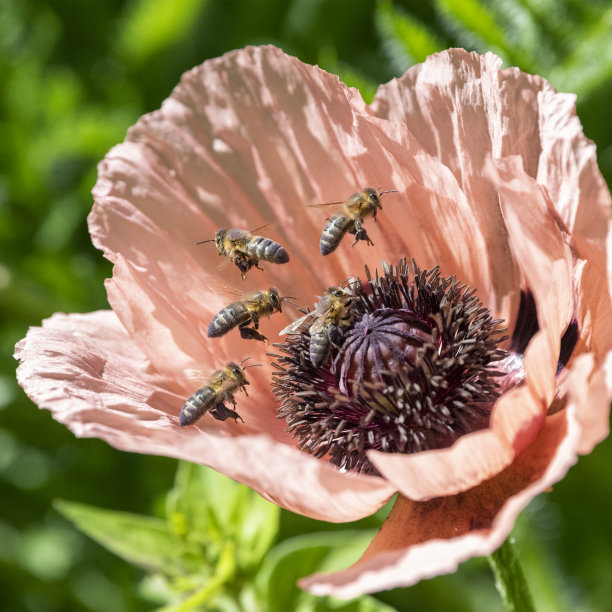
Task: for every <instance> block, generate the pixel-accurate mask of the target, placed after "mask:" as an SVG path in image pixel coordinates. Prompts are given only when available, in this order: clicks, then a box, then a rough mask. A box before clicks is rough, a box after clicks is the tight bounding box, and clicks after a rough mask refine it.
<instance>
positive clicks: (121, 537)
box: [53, 500, 179, 571]
mask: <svg viewBox="0 0 612 612" xmlns="http://www.w3.org/2000/svg"><path fill="white" fill-rule="evenodd" d="M53 505H54V507H55V509H56V510H57V511H58V512H59V513H60V514H62V515H63V516H64V517H65V518H67V519H68V520H69V521H71V522H72V523H74V524H75V525H76V527H77V528H78V529H80V530H81V531H82V532H83V533H85V534H87V535H88V536H89V537H90V538H93V539H94V540H95V541H96V542H98V543H99V544H101V545H102V546H104V548H106V549H108V550H110V551H111V552H113V553H115V554H116V555H118V556H120V557H121V558H122V559H125V560H126V561H129V562H130V563H135V564H137V565H141V566H143V567H145V568H148V569H154V570H157V571H167V570H168V569H169V567H172V566H173V565H175V564H176V557H177V548H179V547H178V546H177V544H178V543H177V541H176V539H175V538H174V537H173V535H172V534H171V533H170V532H169V531H168V528H167V525H166V522H165V521H163V520H161V519H157V518H154V517H150V516H142V515H139V514H131V513H129V512H116V511H114V510H105V509H103V508H96V507H94V506H87V505H85V504H78V503H75V502H70V501H66V500H55V502H54V504H53Z"/></svg>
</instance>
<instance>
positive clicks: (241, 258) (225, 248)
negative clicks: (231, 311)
mask: <svg viewBox="0 0 612 612" xmlns="http://www.w3.org/2000/svg"><path fill="white" fill-rule="evenodd" d="M263 227H266V226H265V225H264V226H263ZM263 227H260V228H257V229H255V230H253V231H254V232H256V231H257V230H260V229H263ZM206 242H214V243H215V246H216V247H217V255H219V257H221V256H226V257H229V259H230V261H231V262H232V263H233V264H235V265H236V266H237V267H238V269H239V270H240V276H241V277H242V280H244V279H245V278H246V273H247V272H248V271H249V270H250V269H251V268H258V269H259V270H261V268H260V267H259V261H260V260H263V261H269V262H270V263H277V264H283V263H287V262H288V261H289V254H288V253H287V251H286V250H285V248H284V247H283V246H281V245H280V244H279V243H278V242H274V240H270V238H264V237H263V236H255V235H253V234H252V233H251V232H248V231H247V230H241V229H236V228H235V227H231V228H230V229H220V230H218V231H217V232H216V234H215V237H214V239H213V240H203V241H202V242H198V243H197V244H204V243H206Z"/></svg>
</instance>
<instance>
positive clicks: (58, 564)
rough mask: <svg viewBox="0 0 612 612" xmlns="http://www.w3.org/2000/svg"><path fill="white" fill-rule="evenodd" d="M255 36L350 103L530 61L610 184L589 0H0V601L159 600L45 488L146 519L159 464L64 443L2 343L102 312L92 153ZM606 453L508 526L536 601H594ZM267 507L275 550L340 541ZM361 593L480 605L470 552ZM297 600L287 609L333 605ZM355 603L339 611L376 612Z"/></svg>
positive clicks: (14, 605)
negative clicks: (77, 315) (386, 90)
mask: <svg viewBox="0 0 612 612" xmlns="http://www.w3.org/2000/svg"><path fill="white" fill-rule="evenodd" d="M262 43H273V44H276V45H278V46H280V47H281V48H283V49H284V50H285V51H286V52H288V53H291V54H293V55H296V56H297V57H299V58H300V59H302V60H303V61H305V62H308V63H313V64H315V63H317V64H319V65H320V66H321V67H323V68H324V69H326V70H328V71H330V72H335V73H337V74H339V75H340V77H341V78H342V79H343V80H344V81H345V82H347V83H348V84H350V85H353V86H357V87H359V88H360V89H361V91H362V93H363V95H364V97H365V98H366V100H369V99H371V96H372V95H373V93H374V92H375V90H376V86H377V84H378V83H382V82H385V81H387V80H389V79H390V78H392V77H394V76H398V75H400V74H402V72H403V71H404V70H405V69H406V68H408V67H409V66H410V65H412V64H413V63H415V62H420V61H422V60H423V59H424V58H425V57H426V56H427V55H428V54H429V53H432V52H435V51H437V50H441V49H444V48H447V47H450V46H463V47H466V48H468V49H470V50H477V51H480V52H484V51H489V50H490V51H494V52H496V53H498V54H499V55H500V56H501V57H502V58H503V59H504V65H505V66H514V65H516V66H519V67H520V68H521V69H523V70H525V71H527V72H533V73H538V74H541V75H543V76H545V77H547V78H548V79H549V80H550V81H551V83H552V84H553V85H554V86H555V87H556V88H557V89H559V90H561V91H571V92H575V93H577V94H578V114H579V116H580V118H581V120H582V123H583V125H584V130H585V133H586V135H587V136H588V137H589V138H591V139H593V140H594V141H595V142H596V144H597V146H598V155H599V163H600V168H601V170H602V172H603V173H604V176H605V177H606V179H607V181H608V184H610V180H611V179H612V121H610V112H609V105H610V99H612V79H611V75H612V8H611V5H610V3H609V2H607V1H604V0H600V1H597V0H587V1H585V0H559V1H555V0H503V1H495V2H493V1H492V0H491V1H488V0H434V1H431V2H407V1H404V2H400V1H395V2H394V3H391V2H375V1H369V0H363V1H358V0H352V1H351V2H348V1H347V2H344V1H342V0H336V1H334V0H290V1H280V0H235V1H234V0H131V1H120V0H55V1H50V2H39V1H34V0H0V309H1V314H0V324H1V329H0V343H1V348H2V350H1V351H0V360H1V361H0V365H1V368H2V371H1V374H0V598H1V601H0V609H2V610H3V611H4V610H6V611H9V612H12V611H13V610H15V611H20V610H28V611H30V610H31V611H36V612H38V611H40V612H47V611H49V612H55V611H62V610H92V611H108V610H113V611H117V612H121V611H124V610H125V611H128V610H129V611H131V610H151V609H155V607H156V606H159V605H161V599H160V598H159V597H157V599H156V597H155V596H154V595H152V594H151V593H152V589H151V588H150V586H149V587H147V583H146V581H145V582H144V583H143V582H142V579H143V577H144V576H145V574H146V573H145V571H144V570H142V569H139V568H137V567H136V566H134V565H130V564H128V563H127V562H125V561H123V560H120V559H119V558H117V557H116V556H114V555H113V554H112V553H110V552H108V551H107V550H105V549H104V548H102V547H101V546H99V545H98V544H96V543H94V542H93V541H92V540H90V539H89V538H87V537H86V536H85V535H83V534H82V533H81V532H79V531H77V530H76V529H75V528H74V527H73V526H72V524H71V523H70V522H68V521H67V520H66V519H65V518H63V516H61V515H60V514H59V513H58V512H57V511H56V510H55V509H54V507H53V506H52V503H53V500H55V499H57V498H62V499H66V500H74V501H78V502H81V503H84V504H90V505H93V506H100V507H104V508H109V509H115V510H122V511H129V512H135V513H141V514H147V515H151V516H156V517H163V516H165V515H166V514H165V513H166V509H165V508H167V502H166V501H165V497H166V494H167V491H168V490H169V489H170V488H171V487H172V486H173V482H174V477H175V472H176V469H177V462H176V461H174V460H170V459H165V458H158V457H148V456H139V455H129V454H126V453H121V452H119V451H116V450H114V449H112V448H110V447H108V446H107V445H106V444H105V443H103V442H100V441H97V440H76V439H75V438H74V437H73V435H72V434H71V433H70V432H69V431H68V430H67V429H65V428H64V427H63V426H61V425H59V424H57V423H55V422H54V421H53V420H52V419H51V417H50V414H49V413H48V412H46V411H44V412H41V411H39V410H38V409H37V408H36V407H35V406H34V405H33V404H32V403H31V402H30V401H29V400H28V399H27V398H26V397H25V394H24V393H23V392H22V391H21V390H20V388H19V387H18V386H17V385H16V383H15V374H14V371H15V366H16V364H15V362H14V360H13V358H12V352H13V346H14V344H15V342H16V341H17V340H19V339H20V338H21V337H23V336H24V335H25V333H26V331H27V328H28V326H30V325H39V324H40V321H41V320H42V319H44V318H46V317H48V316H50V315H51V314H52V313H53V312H56V311H63V312H87V311H91V310H96V309H101V308H107V307H108V306H107V302H106V296H105V292H104V288H103V279H104V278H106V277H108V276H110V273H111V270H110V264H108V262H106V261H105V260H104V259H103V258H102V255H101V254H100V253H99V252H97V251H96V250H95V249H94V248H93V247H92V246H91V243H90V239H89V235H88V233H87V225H86V216H87V214H88V212H89V210H90V208H91V204H92V199H91V195H90V190H91V188H92V186H93V184H94V182H95V179H96V164H97V162H98V161H99V160H101V159H102V158H103V156H104V155H105V153H106V152H107V151H108V149H109V148H110V147H111V146H113V145H114V144H116V143H118V142H120V141H122V140H123V138H124V136H125V131H126V129H127V128H128V127H129V126H130V125H132V124H133V123H134V122H135V121H136V120H137V118H138V117H139V116H140V115H142V114H143V113H145V112H148V111H151V110H154V109H156V108H158V107H159V106H160V104H161V102H162V100H163V99H164V98H166V97H167V96H168V95H169V94H170V92H171V90H172V88H173V87H174V86H175V85H176V84H177V83H178V80H179V78H180V75H181V74H182V73H183V72H184V71H185V70H188V69H189V68H191V67H193V66H194V65H196V64H199V63H201V62H203V61H204V60H205V59H207V58H210V57H215V56H218V55H220V54H222V53H224V52H225V51H228V50H230V49H234V48H238V47H243V46H244V45H247V44H262ZM610 465H612V443H611V442H610V441H606V442H605V443H603V444H601V445H600V446H599V447H597V448H596V449H595V451H594V452H593V453H592V454H591V455H590V456H588V457H584V458H582V459H581V460H580V462H579V464H578V465H577V466H576V467H574V468H573V469H572V470H571V471H570V473H569V475H568V476H567V477H566V478H565V479H564V480H563V481H562V482H561V483H559V484H558V485H557V486H556V487H555V490H554V491H553V492H552V493H550V494H547V495H543V496H540V497H539V498H538V499H536V500H535V501H534V502H533V503H532V504H531V506H530V507H529V508H528V510H527V511H526V512H525V513H524V515H523V517H522V518H521V520H520V521H519V524H518V527H517V529H516V532H515V533H516V537H517V540H518V544H519V548H520V550H521V558H522V561H523V563H524V566H525V571H526V573H527V576H528V578H529V580H530V582H531V586H532V589H533V591H534V595H535V597H536V601H537V606H538V610H551V611H552V610H555V611H557V610H585V611H587V610H607V609H609V606H610V602H611V601H612V580H610V576H611V575H612V537H611V535H610V528H609V517H610V516H612V476H611V475H610V469H609V466H610ZM203 478H204V481H206V478H209V477H208V476H205V477H203ZM206 482H208V481H206ZM228 486H231V485H228ZM241 495H242V493H241ZM244 495H247V493H244ZM253 503H255V502H253ZM236 520H237V521H238V520H240V519H239V518H236ZM274 520H278V521H279V525H278V533H276V535H275V538H276V539H275V542H276V543H277V544H278V545H277V547H276V548H275V549H274V555H276V556H277V557H278V558H287V559H289V558H291V555H290V554H289V553H290V550H289V549H291V550H293V548H291V547H295V550H297V551H300V550H302V549H300V541H301V540H300V539H299V536H300V534H305V533H309V532H322V531H327V532H330V531H333V532H334V534H336V532H338V533H339V535H338V536H336V535H334V536H331V535H329V537H328V538H327V540H328V541H332V540H333V538H334V537H337V538H338V542H340V548H342V542H344V540H345V539H346V538H344V540H343V537H344V536H346V535H347V532H346V531H345V530H346V529H347V528H348V527H344V526H332V525H326V524H323V523H319V522H317V521H312V520H308V519H305V518H303V517H298V516H294V515H291V514H290V513H288V512H282V513H280V516H279V517H277V518H275V519H274ZM379 522H380V516H377V517H372V518H370V519H367V520H365V521H362V522H360V523H358V524H356V525H351V526H350V528H351V529H359V530H366V529H368V530H369V529H371V528H373V527H376V526H377V525H378V524H379ZM343 533H344V536H343ZM351 533H353V532H351ZM368 533H369V532H367V533H366V532H364V534H365V535H364V537H365V536H367V535H368ZM315 539H316V538H315ZM313 541H314V540H313ZM295 554H298V553H295ZM274 555H272V554H270V555H269V556H270V557H273V556H274ZM282 555H288V556H286V557H283V556H282ZM298 556H300V558H303V557H304V555H303V554H301V553H299V554H298ZM342 562H346V560H340V561H339V563H340V565H341V564H342ZM313 563H315V562H314V561H313ZM281 565H283V564H281ZM285 565H286V564H285ZM315 566H316V563H315V565H313V567H315ZM253 567H255V566H254V565H253ZM249 571H250V572H251V574H249V573H248V572H247V573H246V574H244V575H242V574H241V577H240V579H237V578H236V579H233V581H231V584H230V586H229V587H228V589H227V594H228V601H227V602H226V603H225V604H223V603H219V602H217V603H214V604H213V603H210V602H209V603H206V604H203V605H202V606H201V607H200V608H198V609H228V610H229V609H236V610H240V609H244V610H251V609H253V610H255V609H256V608H255V607H254V606H255V605H256V603H254V602H255V600H249V599H248V598H246V599H245V597H242V596H240V597H242V599H240V597H239V596H238V595H237V593H244V592H246V591H245V588H244V585H245V584H247V583H249V581H253V580H255V579H254V578H253V576H254V575H255V574H256V573H257V572H259V574H257V575H258V576H260V575H261V571H260V569H257V568H255V569H253V568H251V569H250V570H249ZM267 571H268V573H267V574H266V580H268V583H269V584H271V585H272V584H273V585H274V588H270V589H268V591H266V593H268V595H267V596H268V597H269V598H270V599H269V601H268V602H267V603H266V602H264V603H263V604H262V603H261V601H259V603H257V605H258V606H259V609H262V610H266V611H267V610H272V609H273V608H274V605H278V603H279V601H285V600H283V599H282V597H284V596H286V593H285V595H283V594H282V593H281V591H282V589H285V590H287V589H289V590H290V591H291V589H292V587H291V584H292V583H293V580H294V576H291V575H288V574H287V575H285V574H283V571H281V570H278V571H277V572H276V573H274V572H272V573H270V570H269V568H268V570H267ZM306 571H309V570H308V569H307V570H306ZM305 573H306V572H305ZM257 580H259V581H260V582H261V581H262V580H263V578H257ZM275 589H276V590H275ZM291 592H292V593H293V591H291ZM234 595H236V596H235V597H233V596H234ZM292 596H295V593H294V594H293V595H292ZM377 597H378V600H379V601H381V602H382V601H384V602H386V603H387V604H389V605H391V606H393V607H394V608H396V609H397V610H413V611H414V610H419V611H420V610H422V611H430V610H431V611H434V610H436V611H437V610H459V611H462V610H466V611H467V610H479V609H485V608H486V609H500V608H499V606H500V604H499V602H498V600H497V597H496V593H495V590H494V586H493V580H492V578H491V575H490V572H489V569H488V566H487V564H486V562H484V561H483V560H472V561H470V562H468V563H466V564H464V565H462V566H461V567H460V569H459V571H458V572H457V573H456V574H455V575H453V576H447V577H441V578H437V579H434V580H430V581H425V582H423V583H421V584H419V585H417V586H416V587H413V588H411V589H397V590H395V591H392V592H387V593H382V594H380V595H378V596H377ZM232 598H233V600H232ZM162 599H163V598H162ZM219 601H221V600H219ZM287 601H288V600H287ZM296 601H297V600H296ZM304 601H305V602H306V603H304ZM313 601H314V600H303V601H301V603H300V604H299V605H300V606H303V609H305V610H306V609H308V610H311V609H313V610H314V609H317V610H327V609H334V606H335V605H336V604H334V603H333V602H331V601H328V600H325V601H318V602H317V603H313ZM368 601H369V603H367V605H366V604H363V605H364V606H366V607H363V606H362V607H360V608H359V609H360V610H361V609H363V610H365V609H370V608H369V607H367V606H373V607H372V608H371V609H372V610H374V609H382V607H379V606H378V604H376V602H372V601H370V600H368ZM232 602H233V603H232ZM249 602H250V603H249ZM232 605H234V606H235V607H234V608H232ZM287 605H289V604H287ZM291 605H297V604H291ZM359 605H362V604H359ZM223 606H226V607H223ZM496 606H497V608H496ZM351 609H353V608H351ZM354 609H357V608H354Z"/></svg>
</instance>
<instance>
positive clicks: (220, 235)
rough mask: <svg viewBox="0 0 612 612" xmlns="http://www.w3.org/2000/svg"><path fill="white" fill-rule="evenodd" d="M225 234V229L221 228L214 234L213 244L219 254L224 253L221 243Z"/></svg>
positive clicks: (223, 246)
mask: <svg viewBox="0 0 612 612" xmlns="http://www.w3.org/2000/svg"><path fill="white" fill-rule="evenodd" d="M225 234H227V230H226V229H223V228H222V229H220V230H217V233H216V234H215V246H216V247H217V251H218V252H219V255H225V245H224V243H223V242H224V239H225Z"/></svg>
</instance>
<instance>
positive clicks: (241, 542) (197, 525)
mask: <svg viewBox="0 0 612 612" xmlns="http://www.w3.org/2000/svg"><path fill="white" fill-rule="evenodd" d="M167 515H168V518H169V520H170V522H171V524H172V526H173V529H174V530H175V531H176V532H177V533H179V534H181V535H183V536H185V537H186V538H188V539H190V540H194V541H197V542H200V543H202V544H209V543H210V542H211V541H213V542H218V543H222V542H227V541H233V542H234V543H235V547H236V555H237V559H236V561H237V564H238V566H239V567H240V568H241V569H246V568H248V567H250V566H252V565H256V564H257V563H259V561H260V560H261V558H262V557H263V556H264V555H265V553H266V551H267V550H268V549H269V548H270V546H271V545H272V543H273V542H274V540H275V538H276V534H277V532H278V521H279V516H280V509H279V508H278V506H275V505H274V504H272V503H270V502H268V501H266V500H264V499H263V498H262V497H260V496H259V495H258V494H257V493H255V491H253V490H252V489H249V488H248V487H246V486H244V485H241V484H239V483H237V482H234V481H233V480H231V479H230V478H228V477H227V476H224V475H223V474H219V473H218V472H216V471H215V470H213V469H211V468H208V467H205V466H201V465H195V464H192V463H189V462H186V461H184V462H180V463H179V467H178V470H177V474H176V478H175V484H174V488H173V489H172V490H171V491H170V493H169V494H168V497H167Z"/></svg>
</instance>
